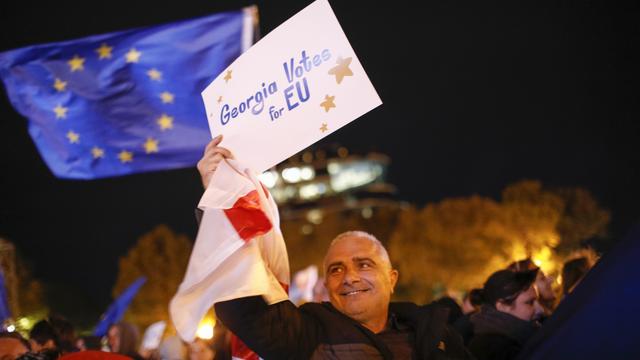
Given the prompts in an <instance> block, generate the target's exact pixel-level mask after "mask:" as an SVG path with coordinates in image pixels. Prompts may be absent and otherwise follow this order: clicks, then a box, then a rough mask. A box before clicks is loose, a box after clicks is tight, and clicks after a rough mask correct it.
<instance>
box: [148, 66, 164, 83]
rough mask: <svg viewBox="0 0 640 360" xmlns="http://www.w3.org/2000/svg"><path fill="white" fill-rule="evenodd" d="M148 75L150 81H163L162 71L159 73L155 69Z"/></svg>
mask: <svg viewBox="0 0 640 360" xmlns="http://www.w3.org/2000/svg"><path fill="white" fill-rule="evenodd" d="M147 75H148V76H149V79H151V80H154V81H160V80H162V73H161V72H160V71H158V70H157V69H156V68H153V69H151V70H149V71H147Z"/></svg>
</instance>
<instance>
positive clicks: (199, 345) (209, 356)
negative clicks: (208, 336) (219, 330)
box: [189, 338, 215, 360]
mask: <svg viewBox="0 0 640 360" xmlns="http://www.w3.org/2000/svg"><path fill="white" fill-rule="evenodd" d="M214 356H215V352H214V351H213V349H212V348H211V345H210V344H209V343H208V342H207V341H205V340H202V339H200V338H196V339H195V340H194V341H193V342H192V343H190V344H189V360H213V358H214Z"/></svg>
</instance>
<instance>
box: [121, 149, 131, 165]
mask: <svg viewBox="0 0 640 360" xmlns="http://www.w3.org/2000/svg"><path fill="white" fill-rule="evenodd" d="M118 159H120V162H121V163H123V164H124V163H128V162H132V161H133V153H132V152H129V151H127V150H122V151H120V152H119V153H118Z"/></svg>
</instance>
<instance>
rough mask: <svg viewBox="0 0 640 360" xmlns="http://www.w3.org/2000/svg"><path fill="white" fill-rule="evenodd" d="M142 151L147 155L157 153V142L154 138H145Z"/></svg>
mask: <svg viewBox="0 0 640 360" xmlns="http://www.w3.org/2000/svg"><path fill="white" fill-rule="evenodd" d="M143 146H144V151H146V153H147V154H151V153H157V152H158V140H155V139H154V138H147V141H145V142H144V145H143Z"/></svg>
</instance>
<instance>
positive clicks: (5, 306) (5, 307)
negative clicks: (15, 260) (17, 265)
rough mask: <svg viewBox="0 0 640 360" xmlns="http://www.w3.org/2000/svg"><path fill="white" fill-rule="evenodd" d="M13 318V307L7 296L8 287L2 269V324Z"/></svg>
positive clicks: (0, 273) (0, 312) (0, 313)
mask: <svg viewBox="0 0 640 360" xmlns="http://www.w3.org/2000/svg"><path fill="white" fill-rule="evenodd" d="M10 317H11V307H10V306H9V297H8V295H7V286H6V284H5V281H4V274H3V273H2V270H1V269H0V324H1V323H2V322H3V321H5V320H6V319H8V318H10Z"/></svg>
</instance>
